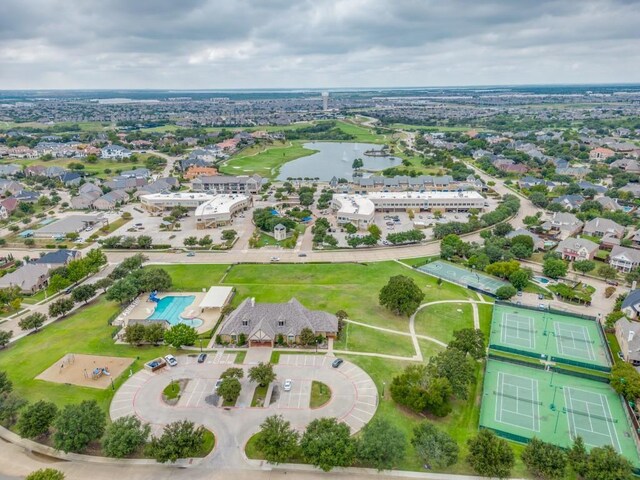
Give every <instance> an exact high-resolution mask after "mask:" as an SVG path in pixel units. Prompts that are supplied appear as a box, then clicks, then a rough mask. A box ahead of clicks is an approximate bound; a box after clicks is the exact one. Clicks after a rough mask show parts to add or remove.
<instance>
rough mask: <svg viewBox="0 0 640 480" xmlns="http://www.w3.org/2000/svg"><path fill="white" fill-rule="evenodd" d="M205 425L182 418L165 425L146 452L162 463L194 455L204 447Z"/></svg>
mask: <svg viewBox="0 0 640 480" xmlns="http://www.w3.org/2000/svg"><path fill="white" fill-rule="evenodd" d="M204 432H205V429H204V427H202V426H200V427H198V428H196V427H195V425H194V423H193V422H190V421H188V420H181V421H177V422H172V423H170V424H168V425H167V426H165V427H164V430H163V432H162V435H161V436H160V437H153V438H152V439H151V442H149V444H148V445H147V447H146V448H145V453H146V454H147V455H149V456H150V457H153V458H155V459H156V461H158V462H160V463H166V462H172V463H174V462H176V461H177V460H178V459H179V458H187V457H193V456H194V455H197V454H198V452H200V450H201V449H202V445H203V443H204Z"/></svg>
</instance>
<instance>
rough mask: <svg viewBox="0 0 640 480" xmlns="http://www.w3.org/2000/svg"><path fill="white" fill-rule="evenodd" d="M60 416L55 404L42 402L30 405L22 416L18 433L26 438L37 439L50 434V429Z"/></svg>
mask: <svg viewBox="0 0 640 480" xmlns="http://www.w3.org/2000/svg"><path fill="white" fill-rule="evenodd" d="M57 414H58V407H56V405H55V403H51V402H45V401H44V400H40V401H38V402H36V403H32V404H31V405H28V406H27V407H26V408H25V409H24V411H23V412H22V413H21V414H20V419H19V420H18V425H17V428H18V432H19V433H20V436H22V437H25V438H36V437H39V436H40V435H44V434H46V433H48V432H49V427H50V426H51V424H52V423H53V420H54V419H55V418H56V415H57Z"/></svg>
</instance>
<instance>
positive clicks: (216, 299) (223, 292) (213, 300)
mask: <svg viewBox="0 0 640 480" xmlns="http://www.w3.org/2000/svg"><path fill="white" fill-rule="evenodd" d="M232 295H233V287H211V288H210V289H209V291H208V292H207V294H206V295H205V296H204V298H203V299H202V301H201V302H200V305H199V307H200V309H201V310H204V309H205V308H222V307H224V306H225V305H226V304H227V303H229V301H230V300H231V297H232Z"/></svg>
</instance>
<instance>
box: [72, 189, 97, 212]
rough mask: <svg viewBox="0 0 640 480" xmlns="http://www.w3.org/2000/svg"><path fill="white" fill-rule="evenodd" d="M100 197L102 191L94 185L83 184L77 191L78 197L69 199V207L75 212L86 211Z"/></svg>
mask: <svg viewBox="0 0 640 480" xmlns="http://www.w3.org/2000/svg"><path fill="white" fill-rule="evenodd" d="M101 196H102V189H101V188H100V187H98V186H97V185H96V184H94V183H85V184H84V185H82V186H81V187H80V189H79V190H78V195H75V196H73V197H71V207H72V208H75V209H76V210H87V209H89V208H91V207H92V206H93V202H95V201H96V200H97V199H98V198H100V197H101Z"/></svg>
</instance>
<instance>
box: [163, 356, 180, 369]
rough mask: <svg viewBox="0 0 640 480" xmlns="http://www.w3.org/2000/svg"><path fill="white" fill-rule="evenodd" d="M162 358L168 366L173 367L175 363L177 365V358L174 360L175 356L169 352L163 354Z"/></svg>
mask: <svg viewBox="0 0 640 480" xmlns="http://www.w3.org/2000/svg"><path fill="white" fill-rule="evenodd" d="M164 359H165V360H166V361H167V363H168V364H169V366H170V367H175V366H176V365H178V360H176V357H174V356H173V355H171V354H169V355H165V356H164Z"/></svg>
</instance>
